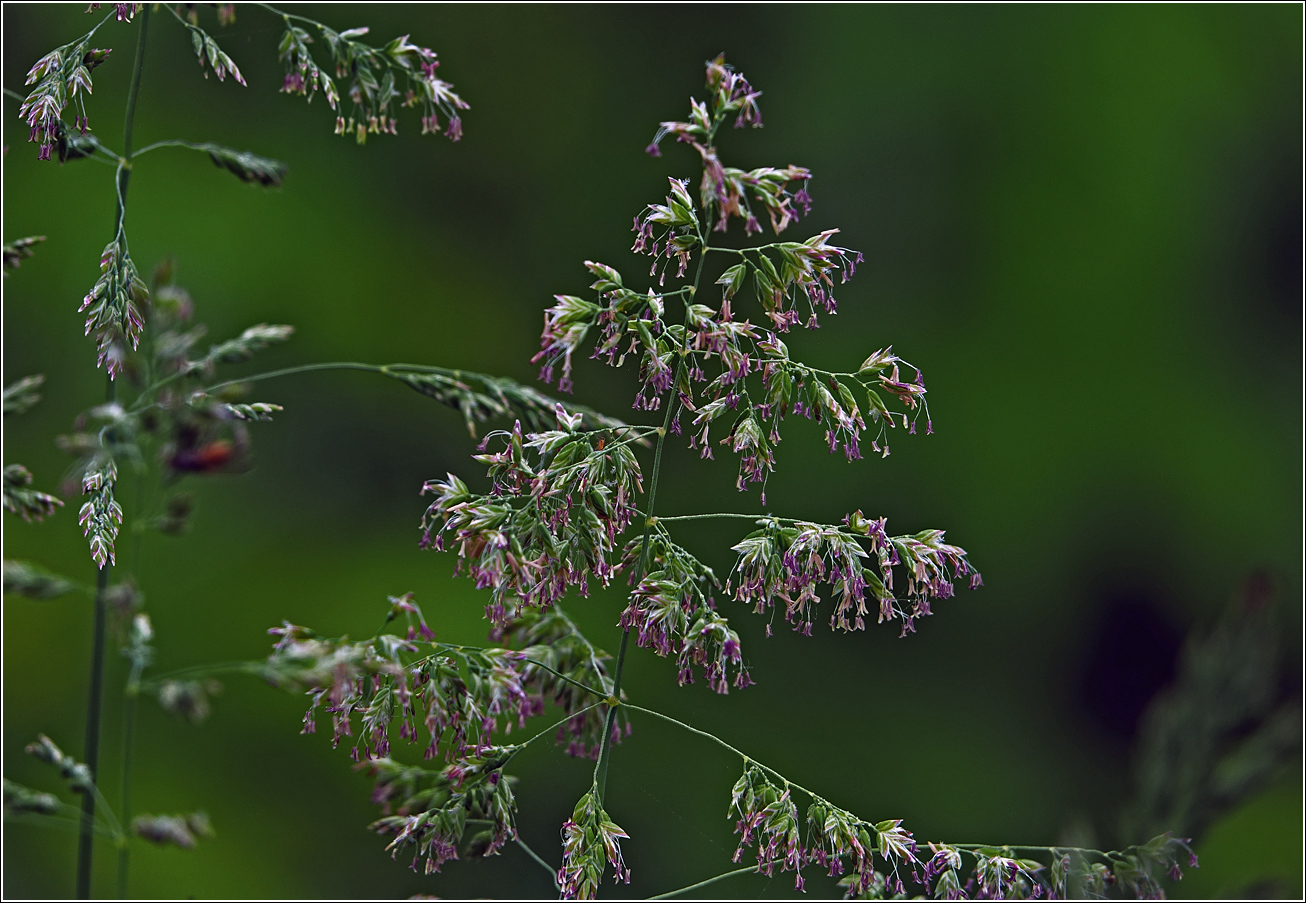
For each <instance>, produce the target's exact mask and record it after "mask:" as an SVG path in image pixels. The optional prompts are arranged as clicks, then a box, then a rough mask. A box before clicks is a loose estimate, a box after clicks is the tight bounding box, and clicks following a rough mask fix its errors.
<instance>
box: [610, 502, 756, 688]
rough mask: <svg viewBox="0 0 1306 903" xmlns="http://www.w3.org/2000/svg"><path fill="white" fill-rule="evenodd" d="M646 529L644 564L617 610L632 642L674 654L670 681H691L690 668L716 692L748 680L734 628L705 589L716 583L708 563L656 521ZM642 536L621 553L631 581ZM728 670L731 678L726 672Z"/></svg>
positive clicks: (708, 589) (709, 590) (636, 569)
mask: <svg viewBox="0 0 1306 903" xmlns="http://www.w3.org/2000/svg"><path fill="white" fill-rule="evenodd" d="M651 529H652V532H651V533H650V535H649V541H648V552H647V562H648V566H647V570H646V571H645V572H644V573H643V575H642V577H640V579H639V582H638V585H637V586H635V588H634V590H633V591H632V592H631V594H630V604H629V605H627V606H626V610H625V611H623V612H622V613H621V626H622V627H623V628H625V629H627V630H633V631H634V633H635V642H636V644H637V645H639V646H642V647H645V648H648V649H652V650H653V651H654V652H656V653H657V654H658V655H660V656H662V657H663V658H667V657H674V658H675V660H676V682H677V683H678V684H680V685H681V686H683V685H685V684H688V683H693V682H694V670H693V669H694V668H695V667H697V668H699V669H700V670H701V671H702V673H703V677H704V678H705V679H706V680H707V684H708V686H710V687H711V688H712V689H713V690H715V691H716V692H717V693H725V692H727V691H728V689H729V684H730V683H732V682H733V684H734V686H735V687H738V688H742V687H746V686H748V685H750V684H751V683H752V682H753V681H752V678H750V677H749V676H748V668H747V667H745V665H744V663H743V651H742V649H741V648H740V645H739V634H737V633H736V632H735V631H734V630H733V629H732V628H731V627H730V622H729V621H727V620H726V619H725V618H724V617H723V616H722V615H721V614H720V613H719V612H717V610H716V604H715V602H714V601H713V598H712V596H711V595H710V593H711V590H712V589H714V588H718V589H719V588H720V583H719V581H718V580H717V579H716V575H715V574H713V573H712V569H711V568H709V567H707V566H706V565H704V564H703V563H702V562H701V561H699V560H698V559H697V558H695V557H694V556H693V555H691V554H690V553H689V552H688V551H686V550H685V549H683V548H682V547H680V546H678V545H676V544H675V543H674V542H672V541H671V536H670V534H669V533H668V532H667V531H666V528H665V527H663V526H661V525H660V524H654V525H653V527H652V528H651ZM642 554H644V552H643V541H642V540H640V539H632V540H631V541H630V542H629V543H628V544H627V545H626V550H625V554H624V556H623V559H622V567H623V568H624V569H625V570H627V572H628V573H629V574H630V576H631V582H632V583H633V582H634V581H635V578H636V576H637V575H639V574H640V569H639V566H638V562H639V560H640V557H641V555H642ZM732 671H733V674H734V676H733V679H732V678H731V676H730V672H732Z"/></svg>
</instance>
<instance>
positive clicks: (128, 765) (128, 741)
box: [118, 665, 140, 900]
mask: <svg viewBox="0 0 1306 903" xmlns="http://www.w3.org/2000/svg"><path fill="white" fill-rule="evenodd" d="M132 673H133V675H135V674H136V667H135V666H134V665H133V667H132ZM139 692H140V685H139V683H136V685H135V686H131V685H129V686H128V688H127V695H126V698H125V699H124V700H123V704H122V706H123V707H122V784H121V798H120V801H119V804H118V808H119V812H120V814H121V815H122V821H123V824H124V825H126V824H129V823H130V820H131V804H132V742H133V740H134V736H135V733H136V696H137V695H138V694H139ZM130 864H131V847H130V846H128V844H127V839H126V838H125V837H124V838H123V840H122V843H121V844H120V845H119V847H118V899H119V900H126V899H127V869H128V866H129V865H130Z"/></svg>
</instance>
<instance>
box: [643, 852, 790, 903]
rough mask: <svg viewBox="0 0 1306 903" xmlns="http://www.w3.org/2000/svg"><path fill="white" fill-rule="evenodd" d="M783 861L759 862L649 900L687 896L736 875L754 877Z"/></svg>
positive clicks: (657, 895)
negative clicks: (766, 867)
mask: <svg viewBox="0 0 1306 903" xmlns="http://www.w3.org/2000/svg"><path fill="white" fill-rule="evenodd" d="M781 861H782V860H779V859H773V860H771V862H759V863H758V864H757V865H746V866H744V867H743V868H739V869H733V870H732V871H729V872H722V873H721V874H720V875H714V876H713V877H711V878H707V879H705V880H703V881H699V882H698V883H697V884H690V885H688V886H687V887H680V888H677V889H676V890H669V891H667V892H666V893H665V894H656V895H654V896H652V897H649V898H648V899H650V900H670V899H671V898H672V897H679V896H680V895H681V894H687V893H689V892H690V891H691V890H698V889H699V888H700V887H707V886H708V885H709V884H716V883H717V882H718V881H723V880H725V879H726V878H733V877H734V876H735V875H743V874H746V873H748V872H752V873H753V874H754V875H756V874H758V873H759V872H760V870H761V869H762V867H763V866H764V865H771V864H774V863H778V862H781Z"/></svg>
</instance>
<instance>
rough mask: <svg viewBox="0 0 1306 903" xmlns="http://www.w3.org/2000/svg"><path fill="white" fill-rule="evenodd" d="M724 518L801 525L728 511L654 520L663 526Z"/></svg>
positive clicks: (796, 520) (769, 517) (680, 515)
mask: <svg viewBox="0 0 1306 903" xmlns="http://www.w3.org/2000/svg"><path fill="white" fill-rule="evenodd" d="M722 518H727V519H730V520H751V521H753V522H757V521H760V520H761V521H778V522H780V523H785V524H796V523H799V521H798V519H796V518H792V517H775V516H774V515H771V514H735V513H733V512H726V511H722V512H717V513H713V514H673V515H670V516H662V517H655V518H653V520H654V522H656V523H659V524H662V523H671V522H672V521H689V520H719V519H722Z"/></svg>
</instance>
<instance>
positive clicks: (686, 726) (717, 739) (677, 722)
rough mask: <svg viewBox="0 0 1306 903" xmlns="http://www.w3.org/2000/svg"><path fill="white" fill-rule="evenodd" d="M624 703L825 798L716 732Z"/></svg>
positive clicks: (799, 787)
mask: <svg viewBox="0 0 1306 903" xmlns="http://www.w3.org/2000/svg"><path fill="white" fill-rule="evenodd" d="M622 705H624V706H625V707H626V708H628V709H630V710H631V711H632V712H643V713H644V714H645V715H652V716H654V717H655V718H661V719H662V720H663V721H669V722H670V723H672V724H674V725H676V726H677V727H681V728H684V729H685V730H687V731H689V732H690V733H691V734H698V735H699V736H700V737H706V738H707V739H708V740H711V741H712V742H713V743H715V744H717V745H718V746H721V747H724V748H725V749H728V750H730V751H731V752H732V753H734V754H735V755H737V756H739V758H741V759H743V760H744V761H745V762H751V763H753V764H754V765H756V766H757V767H758V768H761V769H762V770H763V771H769V772H771V774H773V775H775V776H776V777H777V778H779V779H780V780H781V781H783V782H784V784H785V786H786V787H793V788H794V789H795V790H801V791H802V792H803V793H806V794H807V795H808V796H810V797H814V798H816V799H820V800H823V799H825V797H823V796H821V795H820V794H819V793H815V792H813V791H811V790H808V789H807V788H806V787H804V786H803V785H802V784H798V783H796V782H794V781H791V780H789V779H788V778H787V777H785V776H784V775H782V774H781V773H780V772H778V771H776V770H775V769H774V768H771V767H770V766H768V765H763V764H762V763H761V762H759V761H757V760H756V759H754V758H753V757H752V756H750V755H748V753H746V752H744V751H743V750H740V749H736V748H735V747H733V746H731V745H730V744H729V743H727V742H726V741H724V740H722V739H721V738H720V737H718V736H717V735H716V734H709V733H708V732H707V731H703V730H699V729H698V728H696V727H694V726H693V725H691V724H686V723H685V722H683V721H680V720H679V719H676V718H672V717H671V716H670V715H664V714H662V713H661V712H658V711H654V710H653V709H646V708H644V707H643V706H640V705H631V704H630V703H628V702H625V703H622Z"/></svg>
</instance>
